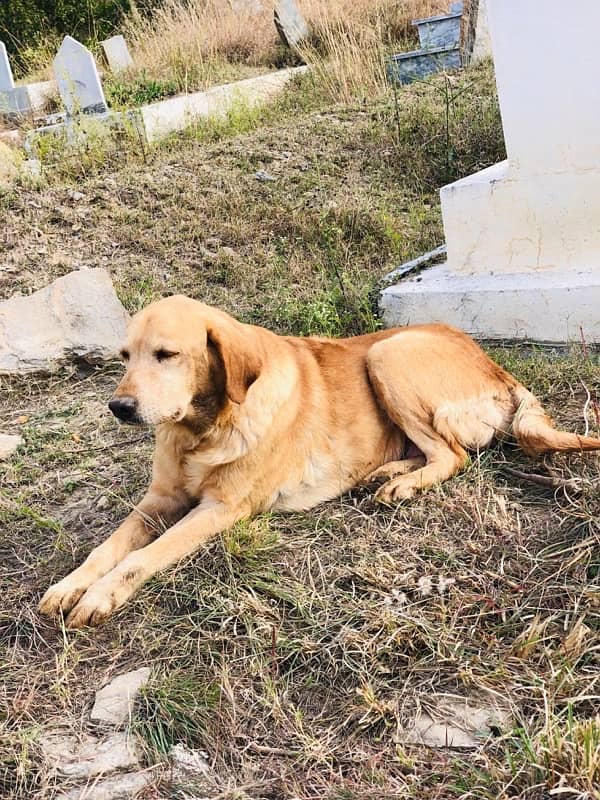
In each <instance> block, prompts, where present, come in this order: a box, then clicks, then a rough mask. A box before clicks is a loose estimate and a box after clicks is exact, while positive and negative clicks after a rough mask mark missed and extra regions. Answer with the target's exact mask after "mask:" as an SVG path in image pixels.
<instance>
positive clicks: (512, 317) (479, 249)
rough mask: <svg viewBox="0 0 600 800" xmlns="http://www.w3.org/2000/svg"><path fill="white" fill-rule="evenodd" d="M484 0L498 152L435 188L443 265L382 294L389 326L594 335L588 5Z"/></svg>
mask: <svg viewBox="0 0 600 800" xmlns="http://www.w3.org/2000/svg"><path fill="white" fill-rule="evenodd" d="M577 6H578V8H577V14H573V15H571V16H570V22H569V36H570V37H571V39H572V42H573V47H572V48H570V49H569V53H568V55H565V51H564V30H565V29H564V20H565V4H564V0H530V2H528V3H523V2H522V0H488V2H487V12H488V18H489V24H490V34H491V41H492V48H493V55H494V63H495V69H496V81H497V84H498V96H499V100H500V109H501V113H502V121H503V127H504V135H505V140H506V149H507V152H508V159H507V160H506V161H503V162H501V163H499V164H495V165H494V166H492V167H488V168H487V169H485V170H482V171H481V172H478V173H476V174H474V175H469V176H468V177H466V178H463V179H462V180H459V181H456V182H455V183H452V184H450V185H449V186H444V187H443V188H442V190H441V200H442V216H443V220H444V232H445V235H446V244H447V248H448V261H447V263H446V264H444V265H442V266H440V267H433V268H431V269H429V270H426V271H424V272H422V273H421V275H420V276H419V281H418V282H417V281H416V280H409V281H408V282H406V283H400V284H398V286H396V287H390V289H388V290H386V292H384V297H382V305H386V304H387V310H386V314H385V316H386V321H387V322H388V323H389V324H398V323H400V324H405V323H406V322H425V321H432V320H433V319H438V320H443V321H446V322H448V323H450V324H455V325H457V326H458V327H461V328H463V329H464V330H467V331H468V332H469V333H474V334H476V335H478V336H480V337H482V338H488V339H495V338H501V339H504V338H515V337H517V338H531V339H535V340H538V341H548V342H564V341H569V340H573V339H577V340H578V339H579V337H580V327H581V328H582V329H583V332H584V335H585V337H586V338H587V339H588V341H590V342H599V343H600V313H599V311H598V310H599V309H600V222H599V220H600V191H599V187H600V115H599V114H598V109H599V108H600V81H599V80H598V78H599V76H600V48H599V47H598V42H597V38H598V31H599V30H600V3H598V0H578V3H577Z"/></svg>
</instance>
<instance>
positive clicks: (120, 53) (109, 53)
mask: <svg viewBox="0 0 600 800" xmlns="http://www.w3.org/2000/svg"><path fill="white" fill-rule="evenodd" d="M101 44H102V49H103V50H104V55H105V56H106V60H107V61H108V66H109V67H110V69H111V71H112V72H122V71H123V70H125V69H129V67H132V66H133V58H132V57H131V55H130V53H129V49H128V47H127V42H126V41H125V39H124V37H123V36H121V35H120V34H119V35H118V36H111V37H110V39H105V40H104V41H103V42H101Z"/></svg>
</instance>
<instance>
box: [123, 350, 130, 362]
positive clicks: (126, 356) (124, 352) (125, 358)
mask: <svg viewBox="0 0 600 800" xmlns="http://www.w3.org/2000/svg"><path fill="white" fill-rule="evenodd" d="M121 358H122V359H123V361H129V350H121Z"/></svg>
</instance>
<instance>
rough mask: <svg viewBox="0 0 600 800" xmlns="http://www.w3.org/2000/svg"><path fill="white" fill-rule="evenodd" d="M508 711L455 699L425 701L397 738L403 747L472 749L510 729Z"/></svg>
mask: <svg viewBox="0 0 600 800" xmlns="http://www.w3.org/2000/svg"><path fill="white" fill-rule="evenodd" d="M510 724H511V717H510V714H509V712H508V710H507V709H506V708H504V707H502V706H501V705H500V704H499V703H496V702H493V701H492V702H487V701H486V702H482V701H480V700H477V699H473V698H468V697H458V696H456V695H438V696H434V697H431V698H427V706H426V708H420V709H419V711H418V713H417V714H416V715H415V718H414V720H413V721H412V723H411V724H410V725H408V726H406V727H405V728H404V729H403V730H402V731H401V732H400V733H399V735H398V740H399V741H400V742H402V743H404V744H421V745H426V746H427V747H452V748H457V749H473V748H476V747H479V746H481V745H482V744H483V743H484V742H485V741H486V739H488V738H489V737H490V736H493V735H494V734H495V733H496V732H497V731H506V730H507V729H508V728H510Z"/></svg>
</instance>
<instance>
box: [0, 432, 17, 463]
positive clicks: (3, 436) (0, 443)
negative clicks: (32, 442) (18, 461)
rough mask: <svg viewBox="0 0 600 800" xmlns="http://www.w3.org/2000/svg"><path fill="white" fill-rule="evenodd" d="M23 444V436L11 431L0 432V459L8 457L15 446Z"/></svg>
mask: <svg viewBox="0 0 600 800" xmlns="http://www.w3.org/2000/svg"><path fill="white" fill-rule="evenodd" d="M22 444H23V437H22V436H18V435H16V434H12V433H0V461H4V460H5V459H7V458H10V457H11V456H12V454H13V453H14V452H15V450H16V449H17V447H20V446H21V445H22Z"/></svg>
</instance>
